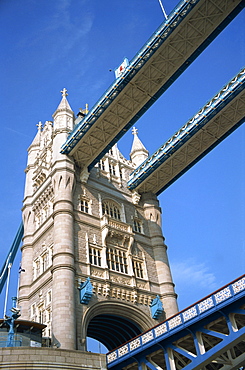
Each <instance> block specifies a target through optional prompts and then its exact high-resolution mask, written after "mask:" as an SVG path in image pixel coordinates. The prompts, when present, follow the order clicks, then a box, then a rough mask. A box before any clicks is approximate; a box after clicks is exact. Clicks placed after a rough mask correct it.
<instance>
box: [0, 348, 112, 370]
mask: <svg viewBox="0 0 245 370" xmlns="http://www.w3.org/2000/svg"><path fill="white" fill-rule="evenodd" d="M0 369H6V370H39V369H40V370H41V369H45V370H49V369H55V370H87V369H89V370H105V369H106V359H105V355H102V354H98V353H91V352H82V351H70V350H65V349H57V348H43V347H42V348H32V347H12V348H0Z"/></svg>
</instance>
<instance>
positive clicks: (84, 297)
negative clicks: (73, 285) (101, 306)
mask: <svg viewBox="0 0 245 370" xmlns="http://www.w3.org/2000/svg"><path fill="white" fill-rule="evenodd" d="M78 289H79V290H80V303H82V304H88V303H89V301H90V299H91V297H92V295H93V285H92V283H91V281H90V278H89V277H88V278H87V280H86V281H85V282H84V283H81V285H80V287H79V288H78Z"/></svg>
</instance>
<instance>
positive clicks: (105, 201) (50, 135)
mask: <svg viewBox="0 0 245 370" xmlns="http://www.w3.org/2000/svg"><path fill="white" fill-rule="evenodd" d="M53 118H54V122H50V121H47V122H46V123H45V124H44V125H42V124H41V123H39V125H38V133H37V135H36V137H35V139H34V141H33V143H32V144H31V146H30V148H29V151H28V165H27V169H26V188H25V198H24V206H23V220H24V229H25V233H24V243H23V247H22V266H23V268H24V269H25V270H26V272H25V273H24V274H22V276H21V281H20V292H19V304H20V305H21V306H22V317H23V319H27V320H34V321H38V322H41V323H44V324H46V325H47V328H46V329H45V336H46V337H49V338H50V340H51V345H52V346H53V347H60V348H64V349H79V350H86V338H87V337H92V338H94V339H97V340H99V341H101V342H102V343H103V344H105V346H106V347H107V348H108V349H109V350H110V349H113V348H115V347H117V346H118V345H119V344H121V343H123V342H125V341H127V340H128V339H130V338H131V337H133V336H136V335H138V334H139V333H140V332H142V331H144V330H147V329H148V328H149V327H152V326H153V325H155V324H157V323H158V322H159V321H162V320H164V319H165V318H166V317H169V316H171V315H173V314H174V313H176V312H177V304H176V294H175V292H174V285H173V282H172V278H171V272H170V268H169V264H168V259H167V253H166V245H165V243H164V237H163V235H162V231H161V210H160V207H159V204H158V200H157V198H156V196H155V195H154V194H144V195H143V196H141V197H140V196H139V195H138V194H137V193H132V192H131V191H130V190H129V189H128V188H127V181H128V178H129V175H130V173H131V172H132V171H133V170H134V169H135V167H136V165H139V164H140V163H141V162H142V161H143V160H144V159H146V158H147V156H148V152H147V150H146V149H145V147H144V146H143V144H142V143H141V141H140V140H139V138H138V136H137V132H136V130H134V143H133V147H132V151H131V160H127V159H126V158H124V157H123V155H122V154H121V153H120V151H119V149H118V147H117V145H114V146H113V147H112V148H111V149H110V150H109V152H108V153H107V154H106V155H105V156H104V157H103V158H102V159H101V160H100V162H99V163H97V165H96V166H95V167H94V168H93V169H92V170H91V172H90V173H89V174H87V176H85V175H84V174H85V172H86V171H84V169H83V171H81V169H80V168H79V163H74V160H73V158H71V157H68V156H67V155H64V154H61V153H60V148H61V146H62V144H64V142H65V141H66V139H67V136H68V134H69V132H70V131H71V130H72V129H73V125H74V122H75V120H74V114H73V111H72V110H71V108H70V105H69V103H68V101H67V93H66V90H65V89H64V90H63V91H62V100H61V102H60V104H59V106H58V108H57V110H56V111H55V113H54V115H53ZM157 296H158V298H157V299H159V301H160V303H161V302H162V308H161V310H160V311H158V313H157V314H156V312H155V313H154V309H153V307H152V301H153V299H155V298H156V297H157Z"/></svg>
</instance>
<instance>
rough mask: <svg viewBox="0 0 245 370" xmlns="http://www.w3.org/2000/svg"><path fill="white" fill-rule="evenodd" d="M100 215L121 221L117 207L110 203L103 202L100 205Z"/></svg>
mask: <svg viewBox="0 0 245 370" xmlns="http://www.w3.org/2000/svg"><path fill="white" fill-rule="evenodd" d="M102 214H103V215H108V216H110V217H112V218H114V219H115V220H121V214H120V210H119V208H118V206H117V205H116V204H115V203H113V202H110V201H104V202H103V203H102Z"/></svg>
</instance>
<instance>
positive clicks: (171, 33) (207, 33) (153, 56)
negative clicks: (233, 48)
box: [61, 0, 245, 168]
mask: <svg viewBox="0 0 245 370" xmlns="http://www.w3.org/2000/svg"><path fill="white" fill-rule="evenodd" d="M244 5H245V2H244V0H233V1H230V0H215V1H213V0H182V1H181V2H180V3H179V4H178V6H177V7H176V8H175V9H174V10H173V11H172V13H171V14H170V15H169V18H168V19H167V20H166V21H165V22H163V23H162V24H161V25H160V27H159V28H158V29H157V30H156V32H155V33H154V34H153V35H152V36H151V38H150V39H149V40H148V41H147V43H146V44H145V45H144V46H143V47H142V49H141V50H140V51H139V52H138V53H137V55H136V56H135V57H134V58H133V59H132V61H131V62H130V64H129V66H128V67H127V68H126V70H125V72H124V73H123V74H122V76H121V77H120V78H118V79H116V81H115V82H114V83H113V84H112V85H111V86H110V87H109V89H108V90H107V91H106V92H105V94H104V95H103V96H102V97H101V98H100V100H99V101H98V102H97V103H96V104H95V106H94V107H93V108H92V109H91V111H90V112H89V113H88V114H87V115H86V116H85V117H84V119H83V120H82V121H81V122H80V123H78V124H77V125H76V127H75V128H74V130H73V131H72V132H71V134H70V135H69V137H68V139H67V141H66V142H65V143H64V145H63V146H62V149H61V152H62V153H64V154H69V155H72V156H73V157H74V159H75V161H76V163H77V164H78V165H79V166H80V167H81V168H86V167H89V168H91V167H93V166H94V165H95V164H96V163H97V162H98V161H99V159H101V158H102V157H103V156H104V154H105V153H106V152H107V151H108V150H109V148H110V147H111V146H112V145H114V144H115V143H116V142H117V141H118V140H119V139H120V138H121V137H122V136H123V135H124V133H125V132H126V131H127V130H128V129H129V128H130V127H131V126H132V125H133V124H134V123H135V122H136V121H137V120H138V119H139V118H140V117H141V116H142V115H143V114H144V112H145V111H147V109H148V108H149V107H150V106H151V105H152V104H153V103H154V102H155V101H156V100H157V99H158V98H159V97H160V96H161V95H162V94H163V92H164V91H166V89H167V88H168V87H169V86H170V85H171V84H172V83H173V82H174V81H175V80H176V79H177V78H178V77H179V76H180V75H181V73H182V72H183V71H184V70H185V69H186V68H187V67H188V66H189V65H190V64H191V63H192V62H193V61H194V60H195V59H196V57H197V56H198V55H199V54H201V52H202V51H203V50H204V49H205V48H206V47H207V46H208V45H209V44H210V42H211V41H212V40H213V39H214V38H215V37H216V36H217V35H218V34H219V33H220V32H221V31H222V30H223V29H224V28H225V27H226V26H227V25H228V24H229V23H230V21H231V20H232V19H233V18H234V17H235V16H236V15H237V14H238V13H239V12H240V11H241V10H242V9H243V8H244Z"/></svg>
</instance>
